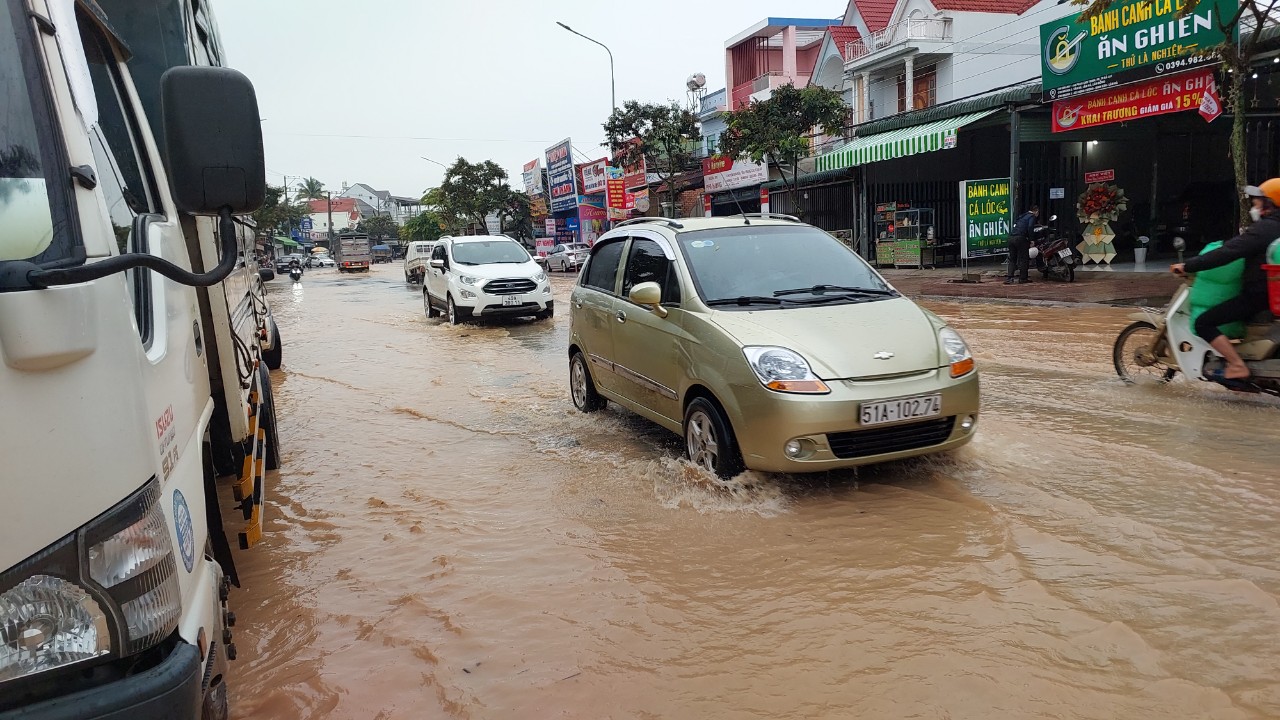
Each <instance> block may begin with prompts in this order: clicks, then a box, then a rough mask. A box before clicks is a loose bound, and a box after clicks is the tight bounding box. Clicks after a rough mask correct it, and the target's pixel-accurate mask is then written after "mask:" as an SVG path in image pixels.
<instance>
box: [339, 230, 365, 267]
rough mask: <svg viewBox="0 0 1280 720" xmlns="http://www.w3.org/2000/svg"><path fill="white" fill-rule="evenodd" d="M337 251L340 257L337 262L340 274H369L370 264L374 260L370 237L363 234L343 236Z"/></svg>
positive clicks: (340, 238)
mask: <svg viewBox="0 0 1280 720" xmlns="http://www.w3.org/2000/svg"><path fill="white" fill-rule="evenodd" d="M336 249H337V251H338V256H337V257H336V258H335V260H336V261H337V263H338V271H339V272H369V263H370V262H371V261H372V258H371V257H370V251H369V236H368V235H365V234H363V233H361V234H356V235H342V236H340V237H339V238H338V244H337V248H336Z"/></svg>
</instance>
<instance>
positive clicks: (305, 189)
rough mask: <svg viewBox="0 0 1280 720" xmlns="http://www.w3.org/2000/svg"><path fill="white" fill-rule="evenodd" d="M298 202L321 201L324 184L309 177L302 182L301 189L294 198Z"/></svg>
mask: <svg viewBox="0 0 1280 720" xmlns="http://www.w3.org/2000/svg"><path fill="white" fill-rule="evenodd" d="M295 197H296V198H297V199H298V200H323V199H324V183H322V182H320V181H319V180H317V179H315V178H313V177H309V178H307V179H306V180H303V181H302V185H301V187H299V188H298V193H297V195H296V196H295Z"/></svg>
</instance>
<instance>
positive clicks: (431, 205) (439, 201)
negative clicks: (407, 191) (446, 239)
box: [422, 187, 466, 235]
mask: <svg viewBox="0 0 1280 720" xmlns="http://www.w3.org/2000/svg"><path fill="white" fill-rule="evenodd" d="M422 204H423V205H425V206H426V208H427V210H428V211H429V212H431V213H432V214H434V215H435V217H436V220H437V221H438V222H439V223H441V224H442V226H443V229H444V230H445V231H446V232H448V233H450V234H454V235H456V234H459V233H461V232H462V228H463V226H464V225H466V222H465V221H464V220H463V219H462V218H460V217H458V216H457V215H455V214H454V213H453V211H452V209H451V208H449V207H447V206H446V205H445V199H444V193H443V192H441V190H440V188H438V187H434V188H427V189H426V191H424V192H423V193H422Z"/></svg>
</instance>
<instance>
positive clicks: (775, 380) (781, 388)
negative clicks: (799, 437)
mask: <svg viewBox="0 0 1280 720" xmlns="http://www.w3.org/2000/svg"><path fill="white" fill-rule="evenodd" d="M742 352H743V354H744V355H746V356H747V364H748V365H750V366H751V370H752V371H754V372H755V374H756V377H757V378H759V379H760V384H761V385H764V386H765V387H767V388H769V389H770V390H773V391H775V392H785V393H803V394H808V395H825V394H827V393H829V392H831V388H829V387H827V384H826V383H824V382H823V381H822V380H821V379H820V378H819V377H818V376H817V375H814V374H813V370H811V369H810V368H809V362H808V361H807V360H805V359H804V358H803V357H801V356H800V354H799V353H796V352H794V351H792V350H788V349H787V348H782V347H769V346H752V347H744V348H742Z"/></svg>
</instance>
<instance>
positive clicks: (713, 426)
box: [684, 398, 744, 479]
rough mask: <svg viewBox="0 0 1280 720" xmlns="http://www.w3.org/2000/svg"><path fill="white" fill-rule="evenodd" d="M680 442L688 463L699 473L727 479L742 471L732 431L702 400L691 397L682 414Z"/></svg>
mask: <svg viewBox="0 0 1280 720" xmlns="http://www.w3.org/2000/svg"><path fill="white" fill-rule="evenodd" d="M684 443H685V450H686V452H688V453H689V461H690V462H692V463H693V464H694V465H697V466H698V467H700V468H702V469H703V470H706V471H708V472H713V473H715V474H716V475H719V476H720V477H722V478H726V479H727V478H731V477H733V476H735V475H737V474H738V473H740V472H742V471H743V469H744V468H743V464H742V453H741V451H739V450H738V441H737V439H736V438H735V437H734V435H733V428H731V427H729V422H728V421H727V420H725V418H724V413H723V412H722V411H721V410H720V408H718V407H717V406H716V404H715V403H713V402H711V401H710V400H707V399H706V398H694V400H693V402H691V403H689V407H688V409H686V410H685V411H684Z"/></svg>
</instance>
